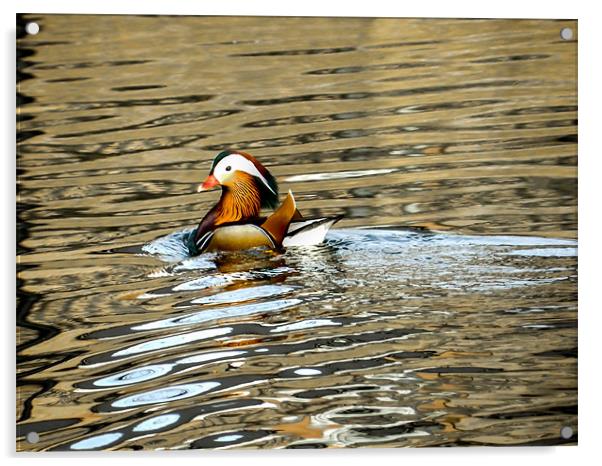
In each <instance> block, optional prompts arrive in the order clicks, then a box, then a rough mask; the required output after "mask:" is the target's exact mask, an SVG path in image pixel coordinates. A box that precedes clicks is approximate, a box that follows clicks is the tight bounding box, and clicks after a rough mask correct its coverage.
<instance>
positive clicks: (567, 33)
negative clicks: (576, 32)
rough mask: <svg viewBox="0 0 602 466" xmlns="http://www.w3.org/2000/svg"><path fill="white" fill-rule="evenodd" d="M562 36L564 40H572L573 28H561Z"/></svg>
mask: <svg viewBox="0 0 602 466" xmlns="http://www.w3.org/2000/svg"><path fill="white" fill-rule="evenodd" d="M560 38H561V39H562V40H571V39H572V38H573V30H572V29H571V28H562V29H561V30H560Z"/></svg>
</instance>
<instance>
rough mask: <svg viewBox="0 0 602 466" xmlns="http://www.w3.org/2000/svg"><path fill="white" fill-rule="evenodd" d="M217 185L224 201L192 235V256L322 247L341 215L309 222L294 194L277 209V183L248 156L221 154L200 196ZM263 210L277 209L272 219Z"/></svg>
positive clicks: (228, 152) (190, 240) (230, 152)
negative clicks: (298, 247) (252, 250)
mask: <svg viewBox="0 0 602 466" xmlns="http://www.w3.org/2000/svg"><path fill="white" fill-rule="evenodd" d="M218 186H219V187H221V190H222V193H221V197H220V199H219V201H218V202H217V204H216V205H215V206H213V208H212V209H211V210H209V212H207V214H206V215H205V216H204V217H203V219H202V220H201V222H200V223H199V226H198V227H197V228H196V229H195V230H193V231H192V232H191V233H190V235H189V237H188V241H187V245H188V250H189V252H190V254H191V255H197V254H200V253H202V252H207V251H216V250H221V251H235V250H242V249H250V248H255V247H267V248H269V249H274V250H282V249H283V248H285V247H288V246H310V245H315V244H319V243H321V242H322V241H323V240H324V237H325V236H326V232H327V231H328V230H329V229H330V227H331V226H332V225H333V224H334V223H335V222H337V221H338V220H340V219H341V217H342V216H337V217H319V218H304V217H303V216H302V215H301V214H300V213H299V211H298V210H297V204H296V202H295V198H294V196H293V193H292V192H291V191H289V192H288V194H287V196H286V198H285V199H284V201H283V202H282V204H280V206H278V183H277V182H276V179H275V178H274V177H273V176H272V174H271V173H270V172H269V171H268V170H267V169H266V168H265V167H264V166H263V165H262V164H261V163H259V161H258V160H257V159H255V158H254V157H253V156H251V155H250V154H247V153H245V152H240V151H224V152H220V153H219V154H218V155H217V156H216V157H215V159H214V160H213V164H212V165H211V170H210V171H209V175H208V176H207V178H206V179H205V181H204V182H203V183H202V184H200V185H199V186H198V188H197V192H203V191H209V190H212V189H213V188H216V187H218ZM276 207H277V208H276ZM262 208H270V209H275V211H274V212H273V213H272V214H271V215H270V216H268V217H261V216H260V212H261V209H262Z"/></svg>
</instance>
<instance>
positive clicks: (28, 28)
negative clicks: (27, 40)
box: [25, 23, 40, 36]
mask: <svg viewBox="0 0 602 466" xmlns="http://www.w3.org/2000/svg"><path fill="white" fill-rule="evenodd" d="M25 32H27V34H31V35H32V36H35V35H36V34H37V33H38V32H40V25H39V24H38V23H27V24H26V25H25Z"/></svg>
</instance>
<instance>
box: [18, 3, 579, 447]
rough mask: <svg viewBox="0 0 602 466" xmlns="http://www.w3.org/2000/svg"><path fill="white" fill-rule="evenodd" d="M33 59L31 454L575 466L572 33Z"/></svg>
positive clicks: (103, 27)
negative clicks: (360, 457) (381, 450)
mask: <svg viewBox="0 0 602 466" xmlns="http://www.w3.org/2000/svg"><path fill="white" fill-rule="evenodd" d="M31 23H35V24H37V25H38V26H39V31H36V30H35V28H32V26H31V25H30V24H31ZM26 25H30V26H28V27H27V30H26ZM28 31H29V32H28ZM33 32H37V33H36V34H32V33H33ZM16 45H17V329H16V331H17V349H16V351H17V365H16V370H17V387H16V389H17V406H16V422H17V439H16V441H17V450H19V451H47V450H51V451H52V450H66V451H85V450H182V449H191V448H192V449H203V448H205V449H283V448H285V449H294V448H297V449H303V448H344V447H350V448H356V447H441V446H483V445H495V446H506V445H513V446H516V445H561V444H573V445H574V444H576V443H577V435H578V432H577V81H576V74H577V21H575V20H537V19H524V20H503V19H426V18H423V19H419V18H412V19H401V18H386V19H385V18H310V17H201V16H112V15H46V14H22V15H18V16H17V44H16ZM289 190H290V194H289Z"/></svg>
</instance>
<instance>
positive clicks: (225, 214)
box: [214, 183, 261, 226]
mask: <svg viewBox="0 0 602 466" xmlns="http://www.w3.org/2000/svg"><path fill="white" fill-rule="evenodd" d="M214 209H215V213H216V216H215V222H214V224H215V226H218V225H221V224H223V223H231V222H240V221H243V220H247V219H251V218H255V217H259V212H260V211H261V199H260V197H259V190H257V188H255V186H254V185H253V184H250V185H242V183H241V185H238V184H237V185H234V186H233V187H231V188H230V187H227V186H224V187H222V196H221V197H220V199H219V202H218V203H217V205H216V206H215V207H214Z"/></svg>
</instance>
